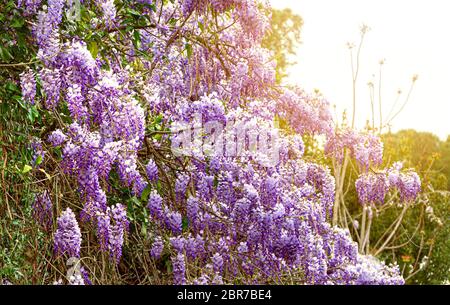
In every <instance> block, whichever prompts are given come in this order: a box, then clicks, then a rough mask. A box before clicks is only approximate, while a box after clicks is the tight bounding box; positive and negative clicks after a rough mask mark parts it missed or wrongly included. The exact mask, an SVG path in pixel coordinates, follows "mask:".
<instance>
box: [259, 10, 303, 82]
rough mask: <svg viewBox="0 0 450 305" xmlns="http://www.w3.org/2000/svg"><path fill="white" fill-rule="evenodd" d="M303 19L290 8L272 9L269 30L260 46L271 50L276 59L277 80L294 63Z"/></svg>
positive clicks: (282, 76) (279, 80)
mask: <svg viewBox="0 0 450 305" xmlns="http://www.w3.org/2000/svg"><path fill="white" fill-rule="evenodd" d="M302 26H303V19H302V18H301V17H300V16H299V15H297V14H294V13H293V12H292V10H291V9H289V8H285V9H282V10H277V9H272V19H271V30H269V33H268V34H266V36H265V38H264V39H263V42H262V46H263V47H265V48H267V49H269V50H272V51H273V52H274V57H275V59H276V61H277V67H276V79H277V82H281V80H282V79H283V78H284V77H286V76H287V69H288V68H289V66H291V65H293V64H295V61H294V60H292V58H291V57H292V56H293V55H295V54H296V48H297V47H298V44H299V43H300V33H301V28H302Z"/></svg>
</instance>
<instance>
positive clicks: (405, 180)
mask: <svg viewBox="0 0 450 305" xmlns="http://www.w3.org/2000/svg"><path fill="white" fill-rule="evenodd" d="M402 167H403V164H402V163H401V162H396V163H394V165H393V166H392V167H391V168H389V169H388V170H387V171H386V170H384V171H381V172H379V173H372V172H370V173H365V174H362V175H361V176H360V177H359V178H358V179H357V180H356V182H355V185H356V191H357V194H358V199H359V201H360V203H361V204H380V205H381V204H384V203H385V197H386V194H387V193H388V191H389V190H397V191H398V193H399V197H400V201H401V202H411V201H414V200H415V199H416V198H417V196H418V195H419V192H420V190H421V181H420V177H419V176H418V175H417V173H416V172H414V171H412V170H407V171H404V172H401V169H402Z"/></svg>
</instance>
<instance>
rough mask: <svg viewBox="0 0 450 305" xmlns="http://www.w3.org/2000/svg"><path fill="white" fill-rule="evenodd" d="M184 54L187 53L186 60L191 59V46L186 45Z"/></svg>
mask: <svg viewBox="0 0 450 305" xmlns="http://www.w3.org/2000/svg"><path fill="white" fill-rule="evenodd" d="M186 52H187V56H188V58H191V56H192V45H191V44H190V43H187V44H186Z"/></svg>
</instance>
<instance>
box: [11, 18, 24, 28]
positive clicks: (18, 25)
mask: <svg viewBox="0 0 450 305" xmlns="http://www.w3.org/2000/svg"><path fill="white" fill-rule="evenodd" d="M24 23H25V19H23V18H15V19H14V20H13V21H12V22H11V27H13V28H21V27H22V26H23V25H24Z"/></svg>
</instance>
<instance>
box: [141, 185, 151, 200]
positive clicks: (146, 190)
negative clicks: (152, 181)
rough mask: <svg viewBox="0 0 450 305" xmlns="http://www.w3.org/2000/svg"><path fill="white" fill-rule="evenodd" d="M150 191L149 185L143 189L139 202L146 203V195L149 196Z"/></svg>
mask: <svg viewBox="0 0 450 305" xmlns="http://www.w3.org/2000/svg"><path fill="white" fill-rule="evenodd" d="M151 190H152V187H151V186H150V185H147V186H146V187H145V189H144V190H143V191H142V194H141V200H142V201H144V202H147V200H148V195H150V191H151Z"/></svg>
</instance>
